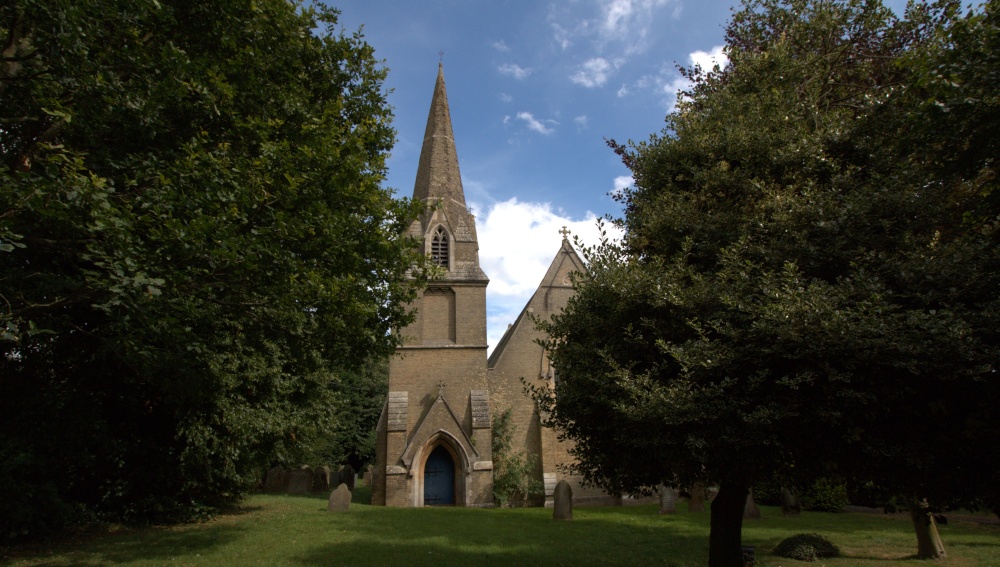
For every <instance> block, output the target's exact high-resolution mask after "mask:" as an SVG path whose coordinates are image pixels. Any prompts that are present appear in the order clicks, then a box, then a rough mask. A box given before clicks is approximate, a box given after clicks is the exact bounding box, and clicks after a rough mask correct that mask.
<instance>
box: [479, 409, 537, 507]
mask: <svg viewBox="0 0 1000 567" xmlns="http://www.w3.org/2000/svg"><path fill="white" fill-rule="evenodd" d="M512 415H513V412H512V411H511V409H510V408H507V409H505V410H504V411H502V412H499V413H494V415H493V421H492V423H491V424H490V428H491V430H490V434H491V436H492V449H493V453H492V454H493V504H494V505H495V506H497V507H498V508H512V507H517V506H523V505H524V503H525V502H526V501H527V500H528V499H529V498H531V497H533V496H538V495H540V494H541V493H542V484H541V482H540V481H539V480H538V479H535V478H532V474H533V473H534V471H535V469H536V468H537V467H536V464H535V460H534V458H532V457H529V456H527V455H525V453H524V451H515V450H514V447H513V435H514V430H513V424H512V423H511V416H512Z"/></svg>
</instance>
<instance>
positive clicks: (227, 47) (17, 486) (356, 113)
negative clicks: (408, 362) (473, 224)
mask: <svg viewBox="0 0 1000 567" xmlns="http://www.w3.org/2000/svg"><path fill="white" fill-rule="evenodd" d="M0 42H2V43H0V48H2V56H3V58H2V60H0V501H2V502H4V513H3V514H2V515H0V518H2V520H0V534H3V536H4V537H6V536H8V535H14V536H19V535H23V533H24V532H26V531H30V530H35V529H37V528H41V527H44V524H46V523H47V522H49V521H58V520H59V519H62V518H65V517H66V514H65V513H64V512H65V511H66V510H67V509H69V508H70V507H72V506H73V505H80V506H83V507H85V508H86V509H88V510H90V511H91V512H94V513H97V514H99V515H101V516H103V517H108V518H111V519H116V520H125V521H146V520H163V519H176V518H185V517H190V516H192V515H196V514H199V513H201V512H204V511H206V510H210V509H211V508H213V507H216V506H219V505H222V504H225V503H227V502H231V501H232V500H234V499H236V498H238V497H239V496H240V495H241V494H242V493H244V492H245V491H246V490H247V489H248V488H250V487H252V486H253V485H254V484H255V483H256V482H257V481H258V479H259V476H258V475H259V473H260V471H262V470H263V467H265V466H266V465H268V464H269V463H271V462H272V461H274V460H280V459H282V458H283V455H287V454H289V452H290V451H295V450H297V447H298V445H299V444H300V443H301V442H302V441H303V440H306V438H308V436H309V435H310V433H312V432H316V431H320V432H322V431H323V430H329V429H331V428H332V427H335V426H336V424H335V423H333V422H334V421H335V417H336V416H337V415H338V412H339V411H340V410H341V408H340V407H339V406H338V404H339V403H340V402H338V400H344V399H346V398H347V397H346V396H344V395H340V394H337V391H338V380H339V379H338V371H339V370H340V369H347V370H350V369H352V368H360V366H361V365H362V364H363V363H364V362H365V361H368V360H375V359H377V358H378V357H380V356H385V355H388V354H389V353H391V352H392V349H393V347H394V346H395V343H396V337H395V335H394V334H393V332H392V329H398V328H401V327H402V326H404V325H405V323H406V322H407V321H408V319H409V315H408V313H407V311H406V309H405V307H403V303H404V302H405V301H406V300H407V299H408V297H409V295H408V294H409V293H410V291H408V290H409V289H411V288H408V287H402V282H403V280H404V277H403V276H404V274H405V272H406V270H407V269H408V268H410V267H411V266H412V265H413V263H414V262H415V261H417V260H416V259H415V258H414V256H413V252H412V243H411V242H409V241H408V239H407V237H406V228H407V226H408V222H409V218H410V217H411V215H412V214H413V210H412V204H411V203H409V202H407V201H401V200H396V199H394V198H393V195H392V194H391V191H389V190H387V189H385V188H383V187H382V186H381V183H382V181H383V179H384V174H385V158H386V155H387V151H388V150H389V149H390V147H391V145H392V143H393V140H394V131H393V130H392V128H391V126H390V120H391V112H390V110H389V107H388V106H387V104H386V101H385V93H384V89H383V85H382V81H383V78H384V74H385V71H384V69H383V68H381V67H380V65H379V63H378V62H377V61H376V60H375V59H374V57H373V51H372V48H371V47H370V46H369V45H367V44H366V43H365V42H364V41H363V39H362V37H361V36H360V34H355V35H345V34H344V33H343V32H342V31H339V30H338V29H337V12H336V11H335V10H331V9H327V8H324V7H321V6H319V7H317V6H313V7H305V6H302V5H299V4H298V3H297V2H288V1H286V0H253V1H251V0H222V1H219V2H204V1H202V0H163V1H158V0H12V1H7V2H3V3H2V4H0Z"/></svg>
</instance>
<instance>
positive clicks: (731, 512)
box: [708, 480, 750, 567]
mask: <svg viewBox="0 0 1000 567" xmlns="http://www.w3.org/2000/svg"><path fill="white" fill-rule="evenodd" d="M749 493H750V486H749V485H748V484H747V483H745V482H734V481H725V480H724V481H722V482H721V483H720V484H719V493H718V494H717V495H716V496H715V500H713V501H712V520H711V526H712V531H711V532H710V534H709V536H708V565H709V567H743V550H742V549H740V542H741V541H742V540H741V537H742V532H743V508H744V507H745V506H746V502H747V495H748V494H749Z"/></svg>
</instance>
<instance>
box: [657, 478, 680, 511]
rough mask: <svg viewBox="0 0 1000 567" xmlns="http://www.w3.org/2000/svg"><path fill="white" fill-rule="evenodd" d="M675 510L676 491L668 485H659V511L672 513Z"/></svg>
mask: <svg viewBox="0 0 1000 567" xmlns="http://www.w3.org/2000/svg"><path fill="white" fill-rule="evenodd" d="M676 511H677V493H676V492H674V489H673V488H670V487H669V486H664V485H662V484H661V485H660V513H661V514H673V513H674V512H676Z"/></svg>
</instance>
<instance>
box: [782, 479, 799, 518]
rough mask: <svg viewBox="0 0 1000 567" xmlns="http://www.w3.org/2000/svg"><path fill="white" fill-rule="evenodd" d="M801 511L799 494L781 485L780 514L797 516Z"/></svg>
mask: <svg viewBox="0 0 1000 567" xmlns="http://www.w3.org/2000/svg"><path fill="white" fill-rule="evenodd" d="M801 512H802V504H800V503H799V495H798V494H796V493H795V491H794V490H791V489H789V488H786V487H784V486H782V487H781V514H782V515H783V516H798V515H799V514H800V513H801Z"/></svg>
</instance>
